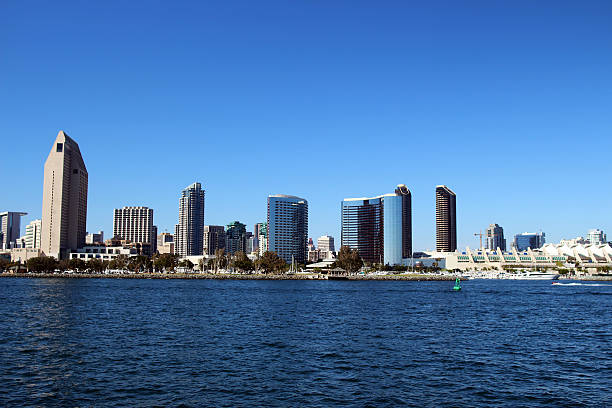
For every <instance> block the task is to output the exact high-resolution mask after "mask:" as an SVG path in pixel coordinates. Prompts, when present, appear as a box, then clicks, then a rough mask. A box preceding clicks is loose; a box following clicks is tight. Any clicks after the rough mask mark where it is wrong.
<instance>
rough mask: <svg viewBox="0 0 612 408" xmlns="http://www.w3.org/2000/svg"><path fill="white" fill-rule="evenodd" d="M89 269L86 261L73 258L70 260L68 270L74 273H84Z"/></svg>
mask: <svg viewBox="0 0 612 408" xmlns="http://www.w3.org/2000/svg"><path fill="white" fill-rule="evenodd" d="M86 268H87V264H86V263H85V261H84V260H82V259H79V258H72V259H70V260H68V269H72V270H73V271H77V272H82V271H84V270H85V269H86Z"/></svg>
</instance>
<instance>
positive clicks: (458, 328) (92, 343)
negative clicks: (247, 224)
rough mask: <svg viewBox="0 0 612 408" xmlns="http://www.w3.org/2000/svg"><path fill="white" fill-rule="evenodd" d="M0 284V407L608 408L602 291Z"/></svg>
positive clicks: (606, 314)
mask: <svg viewBox="0 0 612 408" xmlns="http://www.w3.org/2000/svg"><path fill="white" fill-rule="evenodd" d="M452 285H453V282H373V281H366V282H333V281H208V280H207V281H204V280H202V281H200V280H198V281H193V280H116V279H74V280H73V279H17V278H15V279H11V278H6V279H1V280H0V316H2V317H1V319H2V325H1V328H0V330H1V332H0V363H1V366H0V376H1V378H0V379H1V381H0V405H2V406H19V407H21V406H109V407H115V406H126V407H134V406H232V407H233V406H293V407H295V406H321V407H328V406H335V405H338V406H372V407H383V406H431V407H434V406H466V407H467V406H475V405H480V406H513V407H514V406H547V407H548V406H573V407H576V406H593V407H601V406H610V405H612V397H611V395H610V393H611V391H610V390H611V389H612V348H611V347H612V327H611V317H612V286H607V285H602V286H597V287H592V286H561V287H560V286H553V285H551V284H550V281H531V282H530V281H490V280H485V281H469V282H464V283H463V290H462V291H461V292H458V293H454V292H452V291H451V290H450V289H451V287H452Z"/></svg>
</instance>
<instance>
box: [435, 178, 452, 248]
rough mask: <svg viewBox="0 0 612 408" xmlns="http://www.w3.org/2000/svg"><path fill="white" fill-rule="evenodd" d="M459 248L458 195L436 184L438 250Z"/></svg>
mask: <svg viewBox="0 0 612 408" xmlns="http://www.w3.org/2000/svg"><path fill="white" fill-rule="evenodd" d="M456 249H457V196H456V195H455V193H454V192H453V191H452V190H451V189H450V188H448V187H446V186H436V250H437V251H438V252H453V251H455V250H456Z"/></svg>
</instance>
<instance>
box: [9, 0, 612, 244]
mask: <svg viewBox="0 0 612 408" xmlns="http://www.w3.org/2000/svg"><path fill="white" fill-rule="evenodd" d="M0 51H1V54H0V123H1V124H2V134H3V136H2V143H1V144H0V146H1V149H0V153H1V156H2V158H1V160H0V175H1V180H2V189H1V193H0V210H11V211H27V212H28V213H29V215H28V216H27V217H26V218H25V219H24V223H25V222H27V221H29V220H30V219H34V218H38V217H40V214H41V201H42V178H43V165H44V161H45V159H46V156H47V154H48V153H49V150H50V148H51V145H52V143H53V140H54V138H55V136H56V135H57V132H58V131H59V130H60V129H62V130H64V131H66V132H67V133H68V134H69V135H70V136H71V137H73V138H74V139H75V140H76V141H77V142H78V143H79V144H80V147H81V151H82V153H83V156H84V158H85V162H86V165H87V168H88V171H89V207H88V220H87V224H88V230H89V231H93V230H99V229H103V230H104V231H105V233H106V234H107V236H108V235H110V233H111V232H112V211H113V208H116V207H121V206H125V205H145V206H149V207H152V208H154V210H155V221H156V224H157V225H158V226H159V229H160V231H164V230H165V229H167V230H169V231H173V228H174V224H175V223H176V222H177V218H178V197H179V193H180V190H181V189H182V188H184V187H185V186H187V185H189V184H191V183H192V182H194V181H199V182H201V183H202V184H203V186H204V187H205V189H206V215H205V218H206V223H207V224H227V223H228V222H230V221H232V220H239V221H242V222H245V223H247V224H248V225H249V228H250V229H252V225H253V224H254V223H255V222H258V221H264V220H265V218H266V199H267V196H268V194H272V193H283V194H293V195H298V196H301V197H304V198H306V199H308V201H309V205H310V220H309V221H310V236H312V237H314V238H315V239H316V237H318V236H319V235H322V234H331V235H333V236H335V237H336V239H337V240H338V241H339V234H340V201H341V200H342V199H343V198H345V197H355V196H367V195H377V194H383V193H388V192H392V191H393V189H394V187H395V185H396V184H398V183H404V184H406V185H408V187H409V188H410V189H411V191H412V193H413V217H414V222H413V224H414V228H413V229H414V231H413V233H414V245H415V249H427V248H432V247H433V246H434V245H435V236H434V235H435V234H434V232H435V220H434V190H435V186H436V185H437V184H447V185H448V186H449V187H451V188H452V189H453V190H454V191H455V192H456V193H457V196H458V198H457V214H458V235H459V236H458V240H459V245H460V246H461V247H463V246H465V245H470V246H471V247H476V246H477V243H478V239H477V238H476V237H474V236H473V233H474V232H477V231H479V230H481V229H484V228H486V227H487V225H488V224H489V223H494V222H496V223H498V224H500V225H502V226H503V227H504V229H505V232H506V236H507V237H508V238H510V236H512V235H514V234H515V233H518V232H524V231H534V230H542V231H544V232H546V234H547V237H548V240H549V241H551V240H552V241H558V240H559V239H561V238H563V237H574V236H576V235H584V234H586V231H587V229H589V228H596V227H598V228H603V229H605V230H606V231H607V232H608V233H609V234H612V222H611V220H610V210H611V209H612V191H611V189H610V174H611V170H612V164H611V160H610V154H611V153H612V142H611V136H612V135H611V133H612V2H610V1H574V2H564V1H549V2H547V1H478V2H470V1H461V2H459V1H428V2H404V1H397V2H396V1H377V2H371V1H322V0H321V1H314V0H311V1H226V2H200V1H194V2H174V1H164V2H161V1H158V2H155V1H143V2H137V1H133V2H127V1H103V2H88V1H75V2H69V1H62V2H49V1H45V2H24V1H20V0H18V1H8V0H4V1H2V2H1V3H0Z"/></svg>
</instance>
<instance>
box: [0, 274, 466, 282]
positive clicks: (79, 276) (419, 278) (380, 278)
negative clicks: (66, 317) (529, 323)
mask: <svg viewBox="0 0 612 408" xmlns="http://www.w3.org/2000/svg"><path fill="white" fill-rule="evenodd" d="M0 278H29V279H208V280H345V281H364V280H368V281H370V280H378V281H454V280H455V277H451V276H436V275H416V274H414V275H380V276H363V275H351V276H343V277H340V279H338V277H331V278H330V279H328V276H327V275H322V274H308V275H302V274H298V275H263V274H257V275H254V274H253V275H237V274H236V275H234V274H231V275H230V274H210V273H207V274H201V273H197V274H196V273H137V274H127V273H126V274H113V275H103V274H92V273H79V274H76V273H0ZM334 278H335V279H334Z"/></svg>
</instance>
